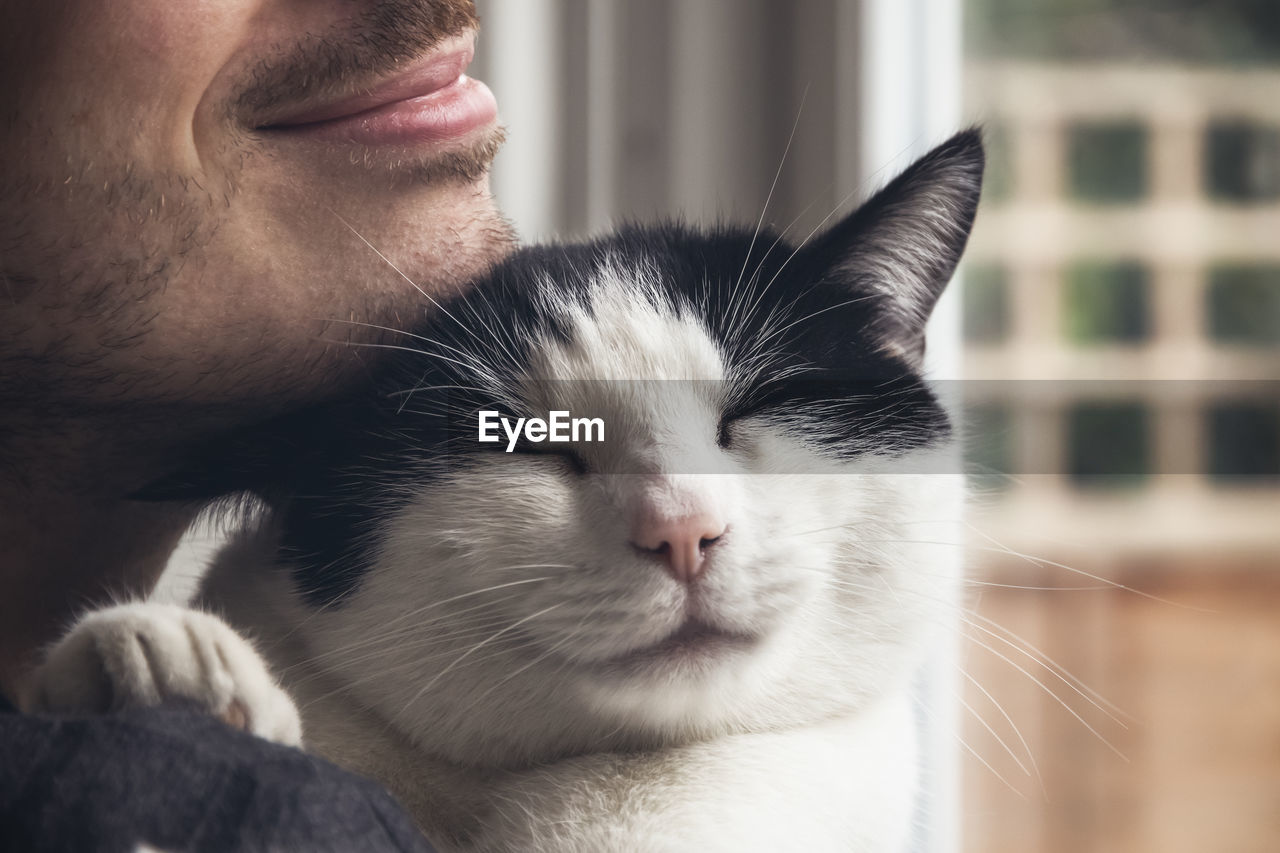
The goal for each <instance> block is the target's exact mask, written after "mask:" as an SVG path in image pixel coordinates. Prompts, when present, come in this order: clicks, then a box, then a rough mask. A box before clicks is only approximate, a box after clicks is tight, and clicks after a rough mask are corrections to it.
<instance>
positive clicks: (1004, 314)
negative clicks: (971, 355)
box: [962, 264, 1009, 344]
mask: <svg viewBox="0 0 1280 853" xmlns="http://www.w3.org/2000/svg"><path fill="white" fill-rule="evenodd" d="M963 293H964V304H963V311H962V313H963V315H964V339H965V340H966V341H967V342H969V343H975V344H995V343H1000V342H1001V341H1003V340H1005V338H1007V337H1008V336H1009V275H1008V271H1007V270H1006V269H1005V267H1003V266H999V265H997V264H974V265H971V266H968V267H966V268H965V271H964V291H963Z"/></svg>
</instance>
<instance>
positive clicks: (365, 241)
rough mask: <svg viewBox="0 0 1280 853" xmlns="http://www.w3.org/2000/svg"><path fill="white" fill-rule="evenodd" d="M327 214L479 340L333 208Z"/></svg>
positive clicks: (469, 329) (436, 307)
mask: <svg viewBox="0 0 1280 853" xmlns="http://www.w3.org/2000/svg"><path fill="white" fill-rule="evenodd" d="M329 212H330V213H332V214H333V215H334V216H335V217H337V219H338V221H339V222H341V223H342V224H343V225H345V226H347V228H348V229H349V230H350V231H351V233H352V234H354V235H356V236H357V237H359V238H360V242H362V243H364V244H365V245H366V246H368V247H369V248H370V249H371V250H373V253H374V254H375V255H377V256H378V257H379V258H381V259H382V262H383V263H385V264H386V265H387V266H389V267H391V269H392V270H394V271H395V272H396V274H397V275H399V276H400V277H401V278H402V279H404V280H405V281H407V282H408V283H409V284H410V286H412V287H413V289H414V290H416V291H418V293H420V294H422V296H423V297H424V298H425V299H426V300H427V301H428V302H430V303H431V304H432V306H433V307H434V308H435V309H436V310H437V311H439V312H440V313H441V314H443V315H444V316H445V317H448V318H449V319H450V320H452V321H453V322H454V323H455V324H457V325H458V326H459V327H460V328H461V329H462V330H463V331H465V332H467V333H468V334H470V335H471V336H472V337H473V338H477V340H479V338H478V336H477V335H476V333H475V331H474V330H472V329H471V328H470V327H469V326H467V325H465V324H463V323H461V322H459V321H458V318H457V317H455V316H453V315H452V314H450V313H449V310H448V309H447V308H445V307H444V306H443V305H442V304H440V301H439V300H438V299H436V298H435V297H434V296H432V295H431V294H430V293H428V292H427V291H426V290H424V289H423V288H422V287H420V286H419V285H418V283H417V282H416V281H414V280H413V279H412V278H410V277H409V276H408V275H406V274H405V273H404V271H403V270H401V269H400V268H399V267H398V266H396V265H395V264H394V263H392V262H391V259H390V258H388V257H387V256H386V255H384V254H383V253H382V252H381V251H380V250H379V249H378V247H377V246H375V245H373V243H371V242H369V240H368V239H367V238H366V237H365V236H364V235H363V234H361V233H360V232H359V231H358V230H356V227H355V226H354V225H352V224H351V223H350V222H348V221H347V220H346V219H344V218H343V217H342V214H340V213H338V212H337V211H336V210H334V209H333V208H329Z"/></svg>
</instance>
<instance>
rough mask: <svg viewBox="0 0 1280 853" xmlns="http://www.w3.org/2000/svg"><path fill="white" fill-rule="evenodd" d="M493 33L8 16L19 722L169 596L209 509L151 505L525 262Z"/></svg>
mask: <svg viewBox="0 0 1280 853" xmlns="http://www.w3.org/2000/svg"><path fill="white" fill-rule="evenodd" d="M475 26H476V17H475V10H474V6H473V3H472V0H308V2H293V1H292V0H235V2H219V3H174V2H172V0H112V2H111V3H102V2H98V0H58V2H49V3H30V2H25V0H0V164H2V165H0V199H2V203H0V692H2V693H3V695H4V696H5V697H7V698H8V700H9V702H10V703H15V702H16V701H17V700H18V699H19V698H20V696H21V694H22V691H23V685H24V676H25V674H26V673H27V672H28V671H29V670H30V668H31V666H32V664H33V663H34V662H35V661H36V660H37V658H38V654H39V650H40V648H41V647H42V645H43V644H45V643H48V642H49V641H50V640H52V639H53V638H55V637H56V636H57V635H58V633H59V632H60V631H62V630H63V629H64V628H65V626H66V624H67V621H68V619H69V618H70V617H72V616H73V615H74V614H75V613H77V612H78V611H81V610H83V609H84V608H85V607H87V606H90V605H92V604H94V603H97V602H102V601H104V600H105V599H106V598H107V597H108V596H109V595H112V594H117V595H118V594H120V593H121V592H125V591H128V592H133V593H141V592H145V591H146V590H148V589H149V588H150V587H151V585H152V584H153V583H154V582H155V580H156V578H157V577H158V575H159V573H160V571H161V569H162V568H163V566H164V564H165V560H166V558H167V557H168V555H169V552H170V551H171V549H172V547H173V545H174V544H175V542H176V540H177V538H178V537H179V536H180V534H181V533H182V531H183V528H184V527H185V525H186V524H187V523H188V521H189V520H190V513H189V510H187V509H185V508H175V507H172V506H167V505H148V504H141V503H135V502H132V501H130V500H129V499H128V497H127V496H128V495H129V494H130V493H131V492H133V491H134V490H136V489H138V488H139V487H140V486H142V485H144V484H146V483H148V482H149V481H152V480H154V479H155V478H156V477H157V476H158V475H161V474H163V473H165V472H166V471H169V470H171V469H172V468H173V467H174V466H175V465H176V464H178V462H179V461H180V460H181V459H182V458H184V456H185V455H187V454H189V453H191V452H193V448H198V447H199V446H200V444H201V443H202V442H203V441H205V440H207V439H208V438H209V437H210V436H212V435H215V434H217V433H218V432H219V431H223V430H227V429H229V428H232V427H234V426H236V425H239V424H244V423H248V422H251V421H254V420H257V419H261V418H264V417H267V416H270V415H272V414H274V413H276V412H278V411H280V410H283V409H285V408H288V407H290V406H293V405H298V404H301V403H304V402H310V401H314V400H315V399H317V398H319V397H321V396H323V395H325V394H329V393H332V392H334V391H335V390H337V389H339V388H341V387H342V386H343V385H344V384H345V383H348V382H352V381H355V380H357V379H358V377H359V375H360V372H361V365H362V364H363V363H365V361H367V359H368V358H370V357H371V355H372V354H376V352H377V350H376V349H375V348H370V347H367V346H362V344H369V343H376V342H377V341H378V340H379V337H380V336H381V335H383V334H384V333H385V330H386V329H394V328H397V327H403V326H404V325H405V324H407V323H410V322H412V321H413V318H415V317H416V316H418V315H419V314H420V313H421V312H423V311H426V310H430V307H431V302H430V296H431V295H433V294H443V293H446V292H448V291H450V290H451V289H454V288H456V287H458V286H460V285H461V284H462V283H463V282H465V281H466V280H467V279H468V277H470V276H472V275H474V274H475V273H476V272H477V271H479V270H481V269H483V268H484V267H485V266H486V265H487V264H488V263H489V262H491V261H492V260H493V259H494V258H496V257H497V256H498V255H499V254H500V253H501V252H502V251H503V250H504V249H505V248H506V247H507V246H508V245H509V243H510V234H509V229H508V227H507V226H506V224H505V223H504V221H503V220H502V218H501V217H500V216H499V214H498V213H497V212H496V210H495V209H494V206H493V202H492V200H491V198H490V196H489V192H488V181H487V167H488V164H489V162H490V160H491V158H492V156H493V154H494V152H495V150H496V148H497V146H498V144H499V141H500V130H499V128H498V125H497V118H496V107H495V105H494V102H493V99H492V96H491V95H490V94H489V93H488V90H487V89H485V88H484V87H483V85H481V84H479V83H476V82H475V81H472V80H470V79H469V78H467V77H466V76H465V75H464V74H463V72H464V70H465V67H466V64H467V62H468V61H469V60H470V57H471V45H472V42H473V36H474V30H475ZM420 291H421V292H420ZM0 737H3V735H0ZM0 846H2V845H0Z"/></svg>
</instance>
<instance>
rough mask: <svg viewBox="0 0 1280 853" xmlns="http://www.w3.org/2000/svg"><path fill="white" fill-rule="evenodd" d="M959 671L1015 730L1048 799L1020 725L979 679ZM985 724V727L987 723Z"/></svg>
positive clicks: (1015, 759) (1037, 766)
mask: <svg viewBox="0 0 1280 853" xmlns="http://www.w3.org/2000/svg"><path fill="white" fill-rule="evenodd" d="M957 669H958V670H959V672H960V675H961V676H963V677H964V679H965V680H966V681H968V682H969V683H970V684H971V685H973V687H974V689H976V690H977V691H978V692H979V693H981V694H982V695H983V696H985V697H986V698H987V701H988V702H990V703H991V704H992V705H994V706H995V709H996V710H997V711H999V712H1000V716H1002V717H1004V721H1005V722H1006V723H1008V724H1009V728H1011V729H1013V733H1014V735H1015V736H1016V737H1017V738H1018V743H1019V744H1020V745H1021V746H1022V752H1023V754H1024V755H1026V757H1027V761H1028V762H1029V763H1030V764H1031V769H1032V771H1033V774H1034V776H1035V778H1036V781H1037V782H1038V783H1039V785H1040V791H1041V793H1042V794H1043V795H1044V796H1045V798H1046V799H1047V798H1048V792H1047V791H1046V790H1045V787H1044V777H1043V776H1042V775H1041V774H1040V767H1039V765H1037V763H1036V756H1035V752H1034V751H1032V749H1031V745H1030V744H1028V743H1027V739H1026V738H1025V737H1023V736H1022V730H1021V729H1020V728H1018V724H1017V723H1015V722H1014V721H1013V717H1011V716H1009V712H1008V711H1006V710H1005V709H1004V706H1003V705H1001V704H1000V703H999V702H998V701H997V700H996V697H994V696H992V695H991V692H990V691H989V690H987V688H985V687H983V686H982V683H981V682H979V681H978V679H976V678H974V677H973V676H972V675H970V674H969V673H968V672H967V671H966V670H965V669H964V668H963V667H957ZM961 701H963V700H961ZM965 707H966V708H968V707H969V706H968V705H967V704H966V705H965ZM970 713H973V714H974V715H975V716H977V717H978V719H979V720H981V719H982V717H981V716H980V715H978V714H977V713H976V712H974V711H973V709H970ZM983 724H984V725H985V722H984V723H983ZM988 730H990V727H988ZM992 734H995V732H992ZM996 740H1000V738H999V736H997V737H996ZM1000 743H1001V745H1002V746H1004V747H1005V749H1009V747H1008V746H1006V745H1005V744H1004V741H1002V740H1001V741H1000ZM1010 755H1011V756H1012V750H1010ZM1014 761H1015V762H1017V761H1018V759H1017V758H1014ZM1018 766H1019V767H1022V763H1021V762H1018ZM1023 769H1024V770H1025V769H1026V768H1025V767H1024V768H1023Z"/></svg>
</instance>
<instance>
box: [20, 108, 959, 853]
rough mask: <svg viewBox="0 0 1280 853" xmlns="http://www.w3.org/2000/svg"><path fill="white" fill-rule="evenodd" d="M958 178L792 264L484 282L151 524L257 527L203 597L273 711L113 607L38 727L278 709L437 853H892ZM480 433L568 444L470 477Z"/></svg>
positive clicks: (70, 664) (533, 265) (926, 629)
mask: <svg viewBox="0 0 1280 853" xmlns="http://www.w3.org/2000/svg"><path fill="white" fill-rule="evenodd" d="M982 168H983V154H982V146H981V141H980V139H979V136H978V134H977V132H976V131H968V132H964V133H961V134H959V135H957V136H956V137H954V138H952V139H951V140H949V141H948V142H946V143H944V144H943V145H941V146H940V147H938V148H936V149H935V150H933V151H932V152H931V153H929V154H928V155H926V156H925V157H924V158H922V159H921V160H919V161H918V162H916V163H915V164H914V165H912V166H911V167H910V168H909V169H908V170H907V171H906V172H905V173H904V174H902V175H901V176H899V177H898V178H897V179H896V180H894V181H893V182H891V183H890V184H889V185H888V186H887V187H886V188H885V189H883V190H882V191H881V192H880V193H878V194H877V195H876V196H875V197H874V198H872V199H871V200H870V201H868V202H867V203H866V204H864V205H863V206H862V207H861V208H859V209H858V210H857V211H856V212H854V213H853V214H852V215H850V216H848V217H847V218H845V219H844V220H843V221H841V222H840V223H838V224H837V225H836V226H834V227H833V228H831V229H830V230H829V231H827V232H826V233H825V234H823V235H822V236H820V237H819V238H817V239H815V240H812V241H810V242H808V243H806V244H804V245H802V246H799V247H795V246H792V245H788V244H787V242H785V241H784V240H783V238H782V237H780V236H779V235H777V234H775V233H771V232H769V231H760V232H758V233H753V232H752V231H751V230H750V229H744V230H735V229H719V230H713V231H707V232H703V231H695V230H691V229H688V228H685V227H681V226H676V225H666V226H659V227H654V228H628V229H624V230H622V231H620V232H618V233H616V234H613V235H610V236H607V237H604V238H602V239H598V240H595V241H593V242H588V243H584V244H580V245H563V246H550V247H534V248H529V249H525V250H522V251H520V252H518V253H517V254H515V255H514V256H512V257H511V258H510V259H509V260H507V261H505V262H504V263H502V264H501V265H500V266H498V267H497V268H496V269H495V270H493V271H492V273H491V274H490V275H488V276H487V278H486V279H485V280H484V281H482V282H480V283H479V284H477V285H476V286H475V287H474V288H473V289H471V290H470V291H469V292H468V293H467V294H466V295H464V296H461V297H459V298H457V299H455V300H453V301H451V302H450V303H449V304H448V305H446V306H443V307H442V308H441V309H439V310H436V311H433V312H431V317H432V319H430V320H429V321H426V322H424V323H423V324H422V325H421V327H420V328H415V329H411V330H408V331H406V332H404V333H403V335H402V336H401V338H400V340H399V341H398V342H397V343H396V346H397V347H399V349H398V350H397V351H396V352H395V353H394V355H393V356H392V357H390V358H389V359H388V360H387V362H386V363H385V365H384V366H383V367H382V368H381V369H380V371H379V372H378V374H377V375H376V377H375V378H374V379H373V381H372V382H371V383H370V385H369V387H368V388H367V389H365V390H363V391H362V392H361V393H359V394H356V395H354V396H352V397H349V398H347V399H344V400H341V401H338V402H335V403H331V404H327V405H325V406H323V407H321V408H318V409H316V410H314V411H311V412H307V413H302V414H295V415H291V416H289V417H288V418H285V419H281V420H280V421H277V422H275V423H273V424H269V425H267V426H264V427H263V428H261V429H260V430H256V431H254V432H253V433H251V434H249V435H247V436H244V437H242V438H241V439H239V440H236V441H233V442H231V443H230V444H229V446H228V447H226V448H223V450H222V451H221V452H219V453H217V454H215V455H214V456H211V457H210V458H211V459H213V460H214V462H213V464H207V465H202V466H201V467H199V468H198V469H196V470H193V471H191V472H187V473H186V474H185V475H184V477H183V478H182V479H181V480H180V481H177V482H174V483H169V484H166V485H164V486H162V487H161V488H160V489H159V493H160V494H163V495H164V496H167V497H188V498H190V497H213V496H217V495H219V494H225V493H229V492H234V491H249V492H253V493H256V494H258V495H259V496H260V497H261V498H262V499H263V500H264V501H265V503H266V505H267V507H269V510H268V511H267V512H266V513H265V515H264V516H263V518H262V519H261V520H260V521H259V522H258V523H257V524H255V525H253V526H252V527H251V529H250V530H249V531H248V532H246V533H244V534H242V535H241V536H240V538H239V539H238V540H236V541H235V542H233V543H232V544H231V545H230V546H228V547H227V549H226V550H225V551H224V552H223V553H222V554H221V555H220V556H219V558H218V559H217V561H216V564H215V565H214V567H213V569H212V570H211V572H210V575H209V577H208V578H207V579H206V582H205V586H204V589H203V593H202V595H203V600H204V605H205V606H206V607H207V608H209V610H210V611H211V612H216V613H220V614H221V615H222V616H223V618H225V620H226V622H227V623H229V624H230V625H231V626H234V627H235V628H236V629H239V630H240V631H242V632H243V633H244V634H246V635H248V636H251V637H253V638H254V640H255V644H256V649H257V652H260V653H261V655H262V656H263V657H265V659H266V661H267V665H268V667H269V668H270V670H271V671H272V672H274V673H275V674H276V676H277V677H278V678H279V679H280V683H281V684H282V685H283V688H284V689H283V691H282V690H281V689H280V688H279V687H277V686H276V684H274V683H273V682H272V680H271V678H270V676H268V675H267V674H266V670H265V669H264V668H263V666H262V664H261V662H260V661H259V659H258V657H257V655H256V654H255V652H254V650H253V649H251V648H250V647H249V646H248V645H247V644H245V643H244V641H243V640H241V639H240V638H239V637H238V636H237V635H236V634H235V633H234V632H233V631H231V630H229V629H228V628H227V626H226V625H224V624H223V623H222V622H221V621H219V620H218V619H216V618H214V617H212V616H210V615H208V614H205V613H196V612H193V611H186V610H182V609H180V608H166V607H162V606H160V605H152V604H133V605H123V606H121V607H118V608H114V609H112V610H108V611H102V612H99V613H96V614H92V615H90V616H89V617H87V618H86V619H85V620H84V621H82V622H81V623H80V625H79V626H78V627H77V629H76V630H75V631H74V632H73V633H72V634H71V635H69V636H68V638H66V639H65V640H64V641H63V642H62V643H61V644H60V645H59V646H57V647H55V648H54V650H53V651H52V653H51V655H50V657H49V659H48V661H47V663H46V664H45V666H44V668H43V670H42V673H41V678H40V682H41V689H40V694H39V695H40V697H41V698H40V702H41V703H42V704H44V705H45V706H48V707H55V708H66V707H77V706H80V707H82V706H85V705H90V706H92V705H94V704H95V703H96V704H99V705H100V704H101V703H102V702H103V701H106V700H104V699H103V698H102V695H99V694H97V693H93V691H94V690H96V689H99V688H101V685H103V684H104V683H107V684H108V685H109V688H103V689H107V690H108V692H107V693H106V694H105V695H106V696H110V697H113V699H112V700H111V701H115V702H120V701H122V697H124V700H125V701H128V700H131V701H143V702H149V701H157V698H158V697H161V696H164V695H166V694H174V693H176V694H181V695H187V696H194V697H196V698H198V699H200V700H201V701H204V702H205V703H206V704H207V705H208V706H209V707H210V708H211V710H213V711H215V712H218V713H227V712H228V710H229V709H234V710H235V711H236V713H235V714H234V715H233V716H239V717H242V718H244V720H245V723H246V725H247V726H248V727H249V728H250V729H251V730H253V731H256V732H259V733H261V734H264V735H266V736H270V737H275V738H277V739H281V740H284V741H286V742H297V739H298V712H297V711H296V710H295V707H296V708H298V709H300V710H301V721H302V730H303V731H304V732H305V735H306V745H307V748H309V749H311V750H314V751H316V752H318V753H320V754H322V755H325V756H327V757H329V758H331V759H333V760H334V761H336V762H338V763H339V764H342V765H345V766H347V767H349V768H352V769H355V770H357V771H359V772H362V773H365V774H367V775H370V776H373V777H376V778H378V779H380V780H382V781H383V782H385V783H386V784H387V785H388V786H389V787H390V788H391V789H392V791H393V792H394V793H395V794H396V795H397V796H398V797H399V798H400V799H401V801H402V802H403V803H404V804H405V805H406V806H407V807H408V808H409V810H410V811H411V812H412V813H413V814H414V816H415V817H416V819H417V820H418V822H419V823H420V825H421V827H422V828H423V830H424V831H425V832H426V833H427V835H428V837H429V838H431V839H432V840H433V842H434V843H435V844H437V845H438V846H439V847H440V848H441V849H442V850H447V851H452V850H502V851H530V850H554V851H592V853H595V852H596V851H603V850H635V851H673V850H724V851H729V850H732V851H742V850H769V851H777V850H806V851H808V850H822V851H826V850H831V851H835V850H841V851H845V850H858V851H876V852H877V853H879V851H897V850H902V849H903V848H904V845H905V844H906V839H907V838H908V834H909V829H910V826H909V824H910V816H911V811H912V802H913V796H914V791H915V784H916V783H915V777H916V769H915V768H916V755H915V746H914V722H913V714H912V708H911V704H910V698H909V683H910V680H911V676H912V674H913V672H914V670H915V668H916V666H917V664H918V662H919V661H920V659H921V656H922V654H923V650H924V649H925V648H926V646H927V643H928V641H929V639H930V636H931V632H932V631H933V630H934V629H935V628H936V627H937V626H938V625H939V624H942V623H943V622H945V616H946V615H947V614H948V613H949V612H950V611H951V608H952V606H953V602H954V600H955V596H956V591H957V588H958V585H959V577H958V567H957V565H956V564H957V557H956V554H955V552H954V549H953V548H952V547H951V546H950V545H948V544H946V543H951V542H954V541H955V532H954V530H953V525H955V524H956V523H957V496H958V494H959V490H960V488H961V484H960V482H959V477H958V475H956V474H954V473H950V472H954V471H955V468H954V466H952V465H951V464H950V462H948V461H946V460H948V459H949V454H950V453H951V452H952V448H951V442H950V440H949V439H950V430H949V426H948V420H947V417H946V415H945V413H944V411H943V409H942V407H941V406H940V405H939V403H938V401H937V400H936V398H935V397H934V395H933V394H932V393H931V391H930V390H929V389H928V387H927V386H926V384H925V383H924V381H923V380H922V378H921V376H920V369H921V359H922V355H923V347H924V344H923V341H924V326H925V322H926V320H927V319H928V317H929V314H930V311H931V309H932V308H933V305H934V303H935V301H936V300H937V298H938V296H939V295H940V294H941V292H942V290H943V288H944V287H945V285H946V283H947V281H948V280H949V279H950V277H951V275H952V273H953V271H954V268H955V265H956V263H957V261H958V260H959V257H960V255H961V252H962V250H963V247H964V244H965V242H966V239H967V237H968V233H969V230H970V227H971V225H972V221H973V218H974V214H975V209H976V206H977V202H978V196H979V191H980V186H981V176H982ZM490 410H491V411H497V412H501V413H502V414H503V415H504V416H506V417H509V418H510V419H511V420H512V421H514V420H515V419H516V418H520V417H524V418H532V417H541V418H546V417H547V416H548V413H550V412H552V411H566V412H572V413H573V415H574V416H578V415H582V416H586V417H590V418H598V419H599V420H600V421H601V422H602V423H603V425H604V436H603V438H604V440H603V441H587V440H586V438H585V436H584V437H582V438H581V440H579V441H576V442H574V441H570V442H567V443H551V442H549V441H535V440H532V439H531V438H530V437H528V436H526V437H525V438H522V439H519V440H517V441H515V442H514V447H513V448H512V449H513V451H514V452H507V451H508V445H509V442H508V440H507V438H506V436H505V435H503V437H502V440H501V441H498V442H481V441H479V440H477V435H478V430H477V419H478V415H479V413H480V412H481V411H490ZM534 438H536V436H534ZM139 639H142V640H143V641H145V645H146V646H147V647H148V651H149V656H148V655H140V654H138V653H137V647H138V646H139ZM95 685H97V686H98V687H95ZM290 697H291V698H292V701H291V700H290ZM295 703H296V706H295Z"/></svg>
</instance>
